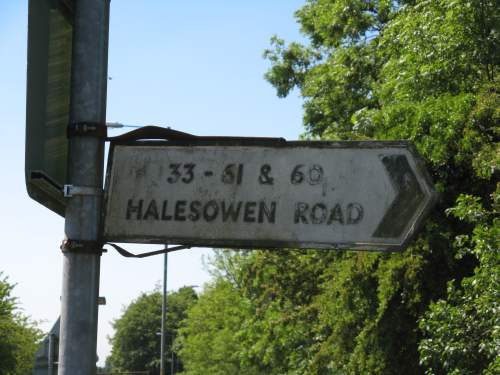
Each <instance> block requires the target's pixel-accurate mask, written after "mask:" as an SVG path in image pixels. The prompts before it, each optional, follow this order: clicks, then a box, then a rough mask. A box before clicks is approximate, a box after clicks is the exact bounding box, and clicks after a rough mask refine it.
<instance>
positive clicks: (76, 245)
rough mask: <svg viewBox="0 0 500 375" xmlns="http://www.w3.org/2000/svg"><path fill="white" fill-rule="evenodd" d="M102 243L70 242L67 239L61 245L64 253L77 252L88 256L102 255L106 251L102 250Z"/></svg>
mask: <svg viewBox="0 0 500 375" xmlns="http://www.w3.org/2000/svg"><path fill="white" fill-rule="evenodd" d="M102 245H103V244H102V241H88V240H70V239H69V238H68V239H65V240H63V242H62V244H61V251H62V252H63V253H69V252H76V253H86V254H102V253H103V252H105V251H106V250H104V249H103V248H102Z"/></svg>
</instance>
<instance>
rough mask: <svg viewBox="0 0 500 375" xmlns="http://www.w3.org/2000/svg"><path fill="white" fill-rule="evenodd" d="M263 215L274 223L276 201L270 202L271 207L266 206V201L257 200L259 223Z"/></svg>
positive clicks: (262, 219)
mask: <svg viewBox="0 0 500 375" xmlns="http://www.w3.org/2000/svg"><path fill="white" fill-rule="evenodd" d="M264 216H265V217H267V222H268V223H274V220H275V218H276V202H271V208H269V207H268V206H266V202H259V223H262V222H264Z"/></svg>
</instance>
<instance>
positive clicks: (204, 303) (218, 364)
mask: <svg viewBox="0 0 500 375" xmlns="http://www.w3.org/2000/svg"><path fill="white" fill-rule="evenodd" d="M250 314H251V305H250V303H249V301H248V300H246V299H245V298H243V297H242V296H241V294H240V293H239V292H238V291H237V289H236V288H235V286H234V285H233V284H232V283H231V282H229V281H227V280H223V279H217V280H215V281H214V282H213V284H212V285H210V286H208V287H207V288H206V289H205V291H204V293H203V294H202V295H201V296H200V298H199V300H198V302H197V303H196V304H195V305H193V306H192V308H191V309H190V310H189V312H188V317H187V319H186V320H185V324H184V326H183V327H182V328H181V330H180V333H181V341H180V344H181V350H180V356H181V358H182V361H183V363H184V364H185V369H186V370H185V374H186V375H198V374H199V375H201V374H211V375H232V374H248V375H252V374H255V375H257V374H261V373H262V372H260V371H258V368H257V367H254V366H252V365H248V364H246V363H244V361H242V360H241V358H240V357H241V352H242V350H243V347H242V342H241V338H240V337H239V331H240V330H241V329H242V325H245V324H246V321H247V320H248V319H249V317H250Z"/></svg>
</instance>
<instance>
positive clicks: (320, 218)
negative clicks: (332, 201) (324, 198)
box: [311, 203, 327, 224]
mask: <svg viewBox="0 0 500 375" xmlns="http://www.w3.org/2000/svg"><path fill="white" fill-rule="evenodd" d="M318 212H319V215H318ZM326 212H327V209H326V206H325V205H324V204H323V203H316V204H315V205H314V206H312V208H311V222H312V223H313V224H323V223H324V222H325V220H326Z"/></svg>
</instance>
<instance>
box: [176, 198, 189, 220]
mask: <svg viewBox="0 0 500 375" xmlns="http://www.w3.org/2000/svg"><path fill="white" fill-rule="evenodd" d="M186 204H187V202H186V201H177V202H175V215H174V220H175V221H186V216H184V213H185V212H186Z"/></svg>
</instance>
